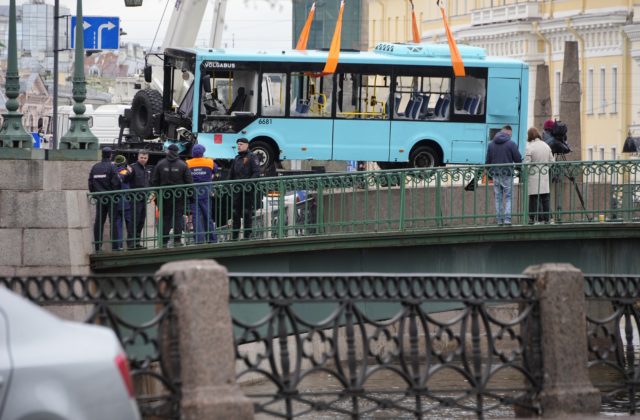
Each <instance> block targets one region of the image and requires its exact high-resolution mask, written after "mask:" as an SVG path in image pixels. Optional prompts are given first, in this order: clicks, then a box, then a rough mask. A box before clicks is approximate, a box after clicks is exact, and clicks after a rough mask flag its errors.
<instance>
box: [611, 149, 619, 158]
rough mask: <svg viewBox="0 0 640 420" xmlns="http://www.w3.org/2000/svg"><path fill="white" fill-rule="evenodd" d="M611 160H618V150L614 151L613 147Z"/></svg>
mask: <svg viewBox="0 0 640 420" xmlns="http://www.w3.org/2000/svg"><path fill="white" fill-rule="evenodd" d="M611 159H612V160H617V159H618V150H617V149H616V147H615V146H613V147H612V148H611Z"/></svg>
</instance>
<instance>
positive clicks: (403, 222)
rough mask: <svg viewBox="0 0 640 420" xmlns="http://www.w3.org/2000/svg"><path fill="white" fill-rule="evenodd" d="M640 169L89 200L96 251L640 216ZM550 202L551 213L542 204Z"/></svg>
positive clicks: (579, 167)
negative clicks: (501, 206) (499, 203)
mask: <svg viewBox="0 0 640 420" xmlns="http://www.w3.org/2000/svg"><path fill="white" fill-rule="evenodd" d="M486 174H489V175H490V176H494V177H496V176H500V177H501V178H502V179H503V183H504V184H505V187H507V189H508V190H510V191H511V193H510V194H511V200H510V201H509V202H510V203H511V207H512V210H511V214H512V215H511V219H510V220H509V218H508V217H503V216H502V215H501V214H498V213H497V212H496V203H495V202H496V200H495V191H494V188H495V186H494V185H493V183H492V181H491V179H490V178H489V181H487V176H486ZM639 174H640V161H598V162H556V163H549V164H546V163H545V164H522V165H517V166H516V167H514V166H505V165H502V166H500V165H498V166H496V165H494V166H452V167H445V168H431V169H405V170H392V171H375V172H355V173H341V174H317V175H309V176H294V177H277V178H259V179H257V180H249V181H222V182H213V183H207V184H196V185H189V186H186V185H185V186H178V187H161V188H148V189H136V190H121V191H117V192H105V193H94V194H89V196H90V199H91V202H92V203H93V204H94V205H95V211H96V215H97V217H96V220H98V223H97V225H96V227H95V242H94V245H95V249H96V250H109V249H112V250H115V249H118V250H120V249H126V250H135V249H140V248H144V247H146V248H149V247H167V246H182V245H190V244H206V243H220V242H227V241H232V240H235V239H248V238H251V239H256V240H258V239H284V238H292V237H299V236H309V235H334V234H355V233H368V232H369V233H370V232H405V231H420V230H430V229H441V228H443V227H457V226H462V227H472V226H495V225H498V224H501V223H502V222H511V223H512V224H520V225H526V224H536V223H593V222H628V223H629V222H640V175H639ZM539 194H544V196H539ZM504 195H505V196H506V195H507V193H506V192H505V193H504ZM504 199H505V198H503V200H504ZM547 202H548V203H549V205H548V207H549V211H545V209H546V207H543V204H546V203H547ZM107 219H109V220H110V223H111V226H112V228H111V229H109V232H108V233H107V234H106V235H105V229H103V223H102V222H101V221H102V220H107ZM178 234H179V235H178ZM107 245H109V246H107ZM125 245H126V247H125Z"/></svg>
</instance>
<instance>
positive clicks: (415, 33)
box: [409, 0, 420, 44]
mask: <svg viewBox="0 0 640 420" xmlns="http://www.w3.org/2000/svg"><path fill="white" fill-rule="evenodd" d="M409 3H411V32H412V33H413V42H414V43H416V44H419V43H420V30H418V22H417V21H416V10H415V8H414V7H413V0H409Z"/></svg>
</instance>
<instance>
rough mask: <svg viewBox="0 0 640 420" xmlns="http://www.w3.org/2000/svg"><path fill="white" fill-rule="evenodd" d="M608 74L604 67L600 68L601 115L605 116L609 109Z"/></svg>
mask: <svg viewBox="0 0 640 420" xmlns="http://www.w3.org/2000/svg"><path fill="white" fill-rule="evenodd" d="M606 89H607V73H606V70H605V68H604V67H601V68H600V113H601V114H604V113H605V110H606V108H607V90H606Z"/></svg>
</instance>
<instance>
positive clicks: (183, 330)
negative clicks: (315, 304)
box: [157, 260, 253, 420]
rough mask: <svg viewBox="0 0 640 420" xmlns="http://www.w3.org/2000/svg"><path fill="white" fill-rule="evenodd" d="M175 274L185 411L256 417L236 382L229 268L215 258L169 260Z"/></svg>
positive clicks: (189, 418)
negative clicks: (214, 259)
mask: <svg viewBox="0 0 640 420" xmlns="http://www.w3.org/2000/svg"><path fill="white" fill-rule="evenodd" d="M157 274H158V275H160V276H172V277H173V284H174V285H175V287H176V291H175V292H174V294H173V296H174V307H175V308H176V311H177V317H178V334H179V337H178V341H179V352H180V382H181V384H182V398H181V416H182V418H183V419H185V420H196V419H212V420H216V419H220V420H222V419H224V420H228V419H230V420H235V419H237V420H250V419H252V418H253V404H252V402H251V400H249V399H248V398H247V397H246V396H244V394H243V393H242V392H241V390H240V387H239V386H238V385H237V384H236V380H235V376H236V372H235V350H234V342H233V330H232V325H231V314H230V312H229V283H228V281H229V280H228V276H227V270H226V269H225V268H224V267H222V266H221V265H219V264H218V263H216V262H215V261H213V260H188V261H183V262H172V263H167V264H165V265H163V266H162V267H161V268H160V270H159V271H158V272H157Z"/></svg>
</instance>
